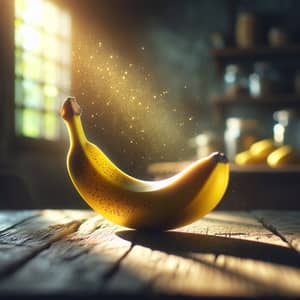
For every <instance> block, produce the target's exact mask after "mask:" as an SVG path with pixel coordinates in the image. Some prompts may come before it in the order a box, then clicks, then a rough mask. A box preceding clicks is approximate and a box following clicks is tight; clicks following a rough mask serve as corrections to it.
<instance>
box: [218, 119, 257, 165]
mask: <svg viewBox="0 0 300 300" xmlns="http://www.w3.org/2000/svg"><path fill="white" fill-rule="evenodd" d="M259 138H260V136H259V122H258V121H257V120H256V119H243V118H228V119H227V120H226V129H225V132H224V142H225V153H226V155H227V157H228V159H229V160H230V161H234V158H235V156H236V154H237V153H239V152H242V151H245V150H247V149H248V148H249V147H250V146H251V145H252V144H253V143H254V142H255V141H257V140H259Z"/></svg>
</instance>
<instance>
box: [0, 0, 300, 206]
mask: <svg viewBox="0 0 300 300" xmlns="http://www.w3.org/2000/svg"><path fill="white" fill-rule="evenodd" d="M2 1H6V0H2ZM4 3H5V2H4ZM6 3H7V2H6ZM57 3H58V4H59V5H63V6H65V7H67V8H68V9H69V10H70V12H71V14H72V16H73V29H72V31H73V45H72V51H73V52H72V58H73V71H72V79H73V80H72V94H73V95H74V96H76V97H77V99H78V101H79V103H80V104H81V106H82V107H83V111H84V114H83V121H84V124H85V128H86V131H87V135H88V136H89V138H90V139H91V140H92V141H94V142H95V143H96V144H98V145H99V146H101V147H102V148H103V150H104V151H105V152H106V153H107V154H108V155H109V156H110V157H111V158H112V159H113V160H114V161H115V162H116V163H117V164H118V165H119V166H120V167H121V168H122V169H124V170H125V171H126V172H128V173H130V174H132V175H134V176H138V177H141V178H148V174H147V172H146V169H147V165H148V164H149V163H151V162H157V161H173V160H175V161H176V160H182V159H190V158H191V157H193V155H194V152H193V150H192V149H191V148H190V147H189V145H188V141H189V139H190V138H191V137H193V136H195V135H197V134H199V133H201V132H202V131H203V130H206V129H214V130H215V131H216V132H218V133H219V134H220V137H221V136H222V132H223V130H224V128H223V127H220V126H218V124H217V123H216V121H215V120H214V119H213V111H212V106H211V102H210V101H211V100H210V97H211V95H213V94H216V93H218V92H219V91H220V88H221V84H220V81H221V78H220V77H218V75H217V74H216V71H215V66H214V64H213V61H212V59H211V52H210V51H211V48H212V46H211V33H212V32H216V31H219V32H223V33H225V34H226V35H227V37H228V39H229V40H231V41H232V35H233V31H232V30H233V25H234V20H235V17H236V13H237V12H238V11H242V10H253V11H255V12H258V13H260V14H263V15H266V16H268V17H269V18H271V19H272V18H273V17H274V18H275V17H276V18H277V20H278V18H280V20H281V22H283V23H284V24H285V25H286V26H287V27H288V28H289V29H290V30H291V32H293V33H294V32H295V28H296V25H294V24H298V22H299V18H298V12H299V9H298V6H299V5H300V3H299V1H295V0H294V1H292V0H290V1H279V0H275V1H271V0H269V1H245V0H241V1H222V0H201V1H196V0H194V1H193V0H187V1H179V0H175V1H174V0H165V1H140V0H126V1H121V0H120V1H118V0H102V1H96V0H85V1H63V0H60V1H57ZM3 22H5V21H3ZM5 51H6V52H9V51H13V50H12V48H10V47H7V49H6V50H4V53H5ZM9 53H10V54H9ZM9 53H8V57H9V55H10V56H11V55H12V53H11V52H9ZM110 56H113V59H111V58H110ZM106 63H108V64H106ZM130 65H131V66H130ZM107 66H108V67H110V68H111V69H112V70H113V72H114V74H113V75H112V77H110V76H109V75H108V71H105V70H106V68H107ZM101 68H102V69H105V70H104V71H103V70H102V71H101V70H100V69H101ZM124 72H128V76H126V77H127V78H126V84H123V83H119V82H120V81H121V77H122V76H123V75H124ZM104 73H105V74H104ZM6 74H9V72H7V73H6ZM103 76H104V77H103ZM102 77H103V78H102ZM1 78H2V79H3V80H2V82H6V83H7V86H11V85H10V84H11V83H9V82H10V81H9V75H7V76H6V75H5V74H4V73H3V70H2V73H1ZM111 86H112V89H111ZM0 87H1V88H2V89H4V88H3V87H2V86H0ZM111 90H113V92H112V91H111ZM117 90H118V91H117ZM6 95H9V93H6ZM132 97H135V98H134V99H133V98H132ZM11 100H12V99H11V98H10V97H9V96H6V97H5V99H2V103H3V106H2V107H5V104H7V103H10V102H11ZM6 106H7V105H6ZM1 114H2V116H3V115H5V112H4V111H2V113H1ZM3 128H6V126H5V124H4V125H3V127H2V129H3ZM8 132H10V129H9V128H8V129H6V130H5V132H4V133H3V136H6V137H5V138H2V140H1V142H2V144H5V145H9V148H8V150H7V151H6V153H5V154H3V155H2V157H5V162H4V161H3V163H2V165H3V166H4V167H3V168H2V169H3V170H8V172H10V173H12V174H17V175H18V176H19V177H20V178H21V179H22V180H23V182H24V183H25V186H26V187H27V188H28V191H29V197H30V200H28V198H27V201H26V202H22V201H21V200H20V201H15V202H12V201H9V200H7V199H9V197H4V196H3V197H1V206H2V207H33V208H40V207H85V204H84V203H83V202H82V201H81V200H80V198H79V196H78V195H77V194H76V192H75V191H74V189H73V187H72V186H71V184H70V181H69V179H68V176H67V172H66V167H65V157H66V152H67V147H68V141H67V138H66V139H65V140H63V141H62V142H61V143H60V146H58V147H54V148H53V149H45V150H44V151H42V152H41V151H40V150H32V149H31V148H30V147H29V148H27V149H24V148H22V147H16V146H14V145H13V143H9V141H11V136H8V134H7V133H8ZM9 134H11V132H10V133H9ZM5 145H4V146H3V147H2V148H1V149H6V146H5ZM20 191H21V190H20ZM7 193H9V192H7ZM20 193H21V194H22V191H21V192H20Z"/></svg>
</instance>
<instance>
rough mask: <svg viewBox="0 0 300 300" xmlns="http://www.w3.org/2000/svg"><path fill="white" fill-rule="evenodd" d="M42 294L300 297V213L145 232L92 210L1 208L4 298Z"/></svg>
mask: <svg viewBox="0 0 300 300" xmlns="http://www.w3.org/2000/svg"><path fill="white" fill-rule="evenodd" d="M41 295H42V296H43V297H44V298H45V297H46V299H49V298H52V297H53V298H54V297H57V296H61V295H63V296H64V298H65V299H68V298H69V297H72V296H76V298H82V299H89V298H95V299H96V298H97V299H99V297H100V296H105V297H108V298H109V297H112V298H113V297H115V296H122V299H127V298H128V299H132V298H136V299H142V297H141V296H142V295H146V296H148V298H164V297H166V298H171V299H172V298H177V297H178V298H181V297H182V298H184V299H186V298H193V297H206V296H210V297H216V298H219V297H220V298H222V297H244V298H249V297H257V298H267V297H273V296H277V297H299V296H300V212H299V211H298V212H295V211H289V212H284V211H271V210H269V211H250V212H243V211H240V212H228V211H227V212H226V211H216V212H213V213H211V214H209V215H207V216H206V217H205V218H203V219H201V220H199V221H197V222H195V223H194V224H192V225H190V226H186V227H183V228H180V229H178V230H174V231H169V232H164V233H157V232H156V233H155V232H153V233H150V232H148V233H142V232H136V231H133V230H128V229H126V228H122V227H119V226H116V225H113V224H111V223H110V222H108V221H106V220H104V219H103V218H101V216H98V215H96V214H95V213H93V212H91V211H79V210H77V211H76V210H43V211H16V212H12V211H2V212H1V213H0V297H1V298H5V299H7V298H8V297H11V298H20V299H24V298H26V297H33V298H35V297H36V298H38V297H40V296H41ZM120 298H121V297H120Z"/></svg>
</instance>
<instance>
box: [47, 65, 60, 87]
mask: <svg viewBox="0 0 300 300" xmlns="http://www.w3.org/2000/svg"><path fill="white" fill-rule="evenodd" d="M58 72H59V70H58V66H57V64H56V63H55V62H52V61H47V62H46V63H45V70H44V81H45V82H46V83H48V84H56V83H57V82H59V78H58Z"/></svg>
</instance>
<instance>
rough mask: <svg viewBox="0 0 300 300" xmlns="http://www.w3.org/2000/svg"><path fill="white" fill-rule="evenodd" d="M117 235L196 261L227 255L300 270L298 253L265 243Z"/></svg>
mask: <svg viewBox="0 0 300 300" xmlns="http://www.w3.org/2000/svg"><path fill="white" fill-rule="evenodd" d="M117 235H118V236H119V237H121V238H123V239H125V240H128V241H130V242H132V243H134V244H137V245H141V246H145V247H149V248H151V249H153V250H160V251H164V252H167V253H169V254H175V255H181V256H183V257H187V258H192V259H195V257H192V256H191V253H195V254H197V253H198V254H200V253H201V254H208V253H210V254H215V255H221V254H223V255H229V256H235V257H239V258H248V259H255V260H260V261H264V262H270V263H276V264H282V265H286V266H291V267H297V268H300V255H299V254H298V253H297V252H296V251H294V250H293V249H290V248H285V247H282V246H276V245H271V244H267V243H262V242H254V241H246V240H241V239H236V238H227V237H221V236H211V235H202V234H195V233H186V232H172V231H170V232H163V233H158V232H150V233H148V232H147V233H142V232H138V231H133V230H124V231H120V232H117ZM196 260H197V259H196Z"/></svg>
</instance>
